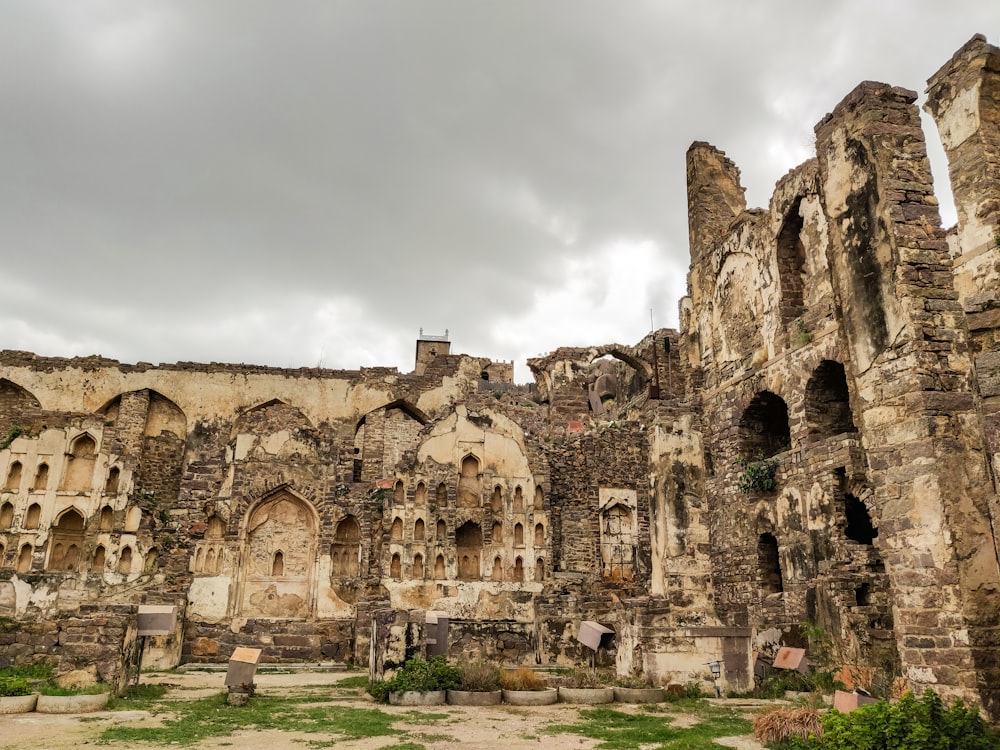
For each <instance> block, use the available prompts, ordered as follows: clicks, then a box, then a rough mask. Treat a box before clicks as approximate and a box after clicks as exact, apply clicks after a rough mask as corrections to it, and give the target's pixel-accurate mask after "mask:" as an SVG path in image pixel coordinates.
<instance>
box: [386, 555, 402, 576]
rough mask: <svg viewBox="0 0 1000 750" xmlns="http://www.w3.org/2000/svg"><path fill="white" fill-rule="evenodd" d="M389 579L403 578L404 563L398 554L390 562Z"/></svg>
mask: <svg viewBox="0 0 1000 750" xmlns="http://www.w3.org/2000/svg"><path fill="white" fill-rule="evenodd" d="M389 577H390V578H402V577H403V563H402V561H401V560H400V557H399V553H398V552H394V553H393V555H392V560H390V562H389Z"/></svg>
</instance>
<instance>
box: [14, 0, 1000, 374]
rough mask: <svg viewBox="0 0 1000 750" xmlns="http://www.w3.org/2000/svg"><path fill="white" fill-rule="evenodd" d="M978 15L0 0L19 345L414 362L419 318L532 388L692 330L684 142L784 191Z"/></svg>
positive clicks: (890, 2) (647, 6)
mask: <svg viewBox="0 0 1000 750" xmlns="http://www.w3.org/2000/svg"><path fill="white" fill-rule="evenodd" d="M976 32H980V33H984V34H986V35H987V37H988V38H989V40H990V41H991V42H992V43H994V44H996V43H997V41H998V35H1000V34H998V32H1000V2H995V1H994V0H949V1H948V2H942V0H925V1H919V2H918V1H913V2H903V1H902V0H877V1H876V0H853V1H838V0H826V1H824V2H819V1H818V0H817V1H813V0H800V1H799V2H791V1H790V0H783V1H782V2H778V1H777V0H773V1H770V2H769V1H767V0H756V1H754V2H747V1H746V0H732V1H729V0H727V1H725V2H723V1H722V0H701V1H700V2H690V3H686V2H671V1H668V0H657V1H655V2H654V1H650V2H639V1H638V0H602V1H600V2H595V1H590V0H447V1H443V0H442V1H437V0H393V1H392V2H389V1H382V0H358V1H357V2H348V1H346V0H317V1H315V2H308V1H306V0H282V1H281V2H278V1H277V0H272V1H271V2H256V1H253V0H232V1H227V0H217V1H212V0H189V1H187V2H184V1H174V2H168V1H167V0H159V1H158V2H143V1H142V0H104V1H98V0H59V1H58V2H56V1H53V0H23V1H22V0H0V241H2V247H3V256H2V257H3V259H4V270H3V272H2V274H0V300H2V303H0V337H2V339H0V348H6V349H25V350H29V351H34V352H38V353H40V354H44V355H51V356H75V355H87V354H103V355H105V356H108V357H114V358H116V359H120V360H122V361H125V362H137V361H149V362H154V363H157V362H173V361H178V360H194V361H204V362H209V361H218V362H246V363H253V364H267V365H275V366H280V367H303V366H306V367H311V366H316V365H322V366H325V367H331V368H356V367H359V366H373V365H386V366H396V367H399V368H400V370H401V371H403V372H408V371H410V370H412V368H413V349H414V343H413V342H414V340H415V339H416V337H417V334H418V330H419V329H420V328H421V327H422V328H423V329H424V331H425V333H431V334H441V333H443V332H444V330H445V329H448V330H449V332H450V336H451V340H452V342H453V343H452V350H453V351H456V352H465V353H469V354H476V355H481V356H490V357H493V358H494V359H506V360H511V359H513V360H515V367H516V377H517V380H518V381H525V380H527V379H529V373H528V371H527V368H526V367H525V365H524V360H525V359H526V358H527V357H533V356H537V355H539V354H542V353H545V352H547V351H550V350H552V349H555V348H556V347H558V346H563V345H581V344H590V343H594V344H599V343H607V342H612V341H617V342H620V343H623V344H631V343H635V342H636V341H638V340H639V339H641V338H642V337H643V336H644V335H645V334H646V333H647V332H648V331H649V328H650V310H652V317H653V322H654V324H655V325H656V327H661V326H676V325H677V302H678V299H679V298H680V296H681V295H682V294H683V293H684V288H685V273H686V269H687V262H688V248H687V214H686V197H685V176H684V154H685V151H686V150H687V147H688V146H689V145H690V143H691V142H692V141H693V140H706V141H710V142H711V143H713V144H714V145H716V146H717V147H719V148H721V149H723V150H724V151H726V153H727V154H729V156H730V157H731V158H732V159H734V160H735V161H736V163H737V164H738V165H739V166H740V168H741V170H742V172H743V181H744V184H745V186H746V187H747V198H748V201H749V203H750V205H759V206H766V205H767V201H768V198H769V196H770V193H771V190H772V188H773V185H774V183H775V181H776V180H777V179H778V178H779V177H781V175H783V174H784V173H785V172H786V171H788V170H789V169H790V168H792V167H794V166H795V165H796V164H798V163H800V162H801V161H802V160H804V159H806V158H808V157H809V156H810V155H811V152H812V141H813V126H814V125H815V124H816V122H817V121H818V120H819V119H820V118H821V117H822V116H823V115H824V114H825V113H826V112H829V111H830V110H831V109H832V108H833V107H834V105H836V104H837V102H838V101H839V100H840V99H841V98H843V96H844V95H845V94H847V93H848V92H849V91H850V90H851V89H852V88H853V87H854V86H855V85H856V84H857V83H859V82H860V81H862V80H866V79H871V80H880V81H886V82H889V83H892V84H895V85H901V86H905V87H908V88H912V89H916V90H918V91H919V92H921V100H920V101H921V102H922V101H923V89H924V87H925V81H926V79H927V78H928V77H929V76H930V75H931V74H932V73H934V71H936V70H937V69H938V68H939V67H940V66H941V65H942V64H943V63H944V62H945V61H946V60H947V59H948V58H949V57H950V56H951V55H952V54H953V53H954V51H955V50H957V49H958V48H959V47H960V46H961V45H962V44H964V43H965V42H966V41H967V40H968V39H969V38H970V37H971V36H972V35H973V34H974V33H976ZM927 125H931V127H933V126H932V124H931V123H930V121H929V120H926V119H925V127H926V126H927ZM930 133H931V135H933V136H934V137H935V138H936V131H934V130H933V129H932V130H931V131H930ZM932 153H934V155H935V156H936V155H937V153H938V152H937V151H934V152H932ZM943 169H944V167H943V164H942V163H940V162H938V163H936V164H935V177H936V180H937V184H938V190H939V192H941V193H945V192H946V189H945V178H946V173H945V172H944V171H943ZM948 201H950V198H949V199H948ZM948 201H945V207H944V216H945V223H946V224H951V223H953V222H954V211H953V209H952V208H951V207H950V205H948Z"/></svg>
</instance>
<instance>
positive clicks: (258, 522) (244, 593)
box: [239, 486, 319, 619]
mask: <svg viewBox="0 0 1000 750" xmlns="http://www.w3.org/2000/svg"><path fill="white" fill-rule="evenodd" d="M318 529H319V515H318V514H317V512H316V509H315V508H314V507H313V505H312V503H310V502H309V501H308V500H306V499H305V498H303V497H301V496H299V495H298V494H296V493H294V492H292V491H291V490H290V489H289V488H288V487H287V486H283V487H280V488H278V489H276V490H274V491H272V492H271V493H269V494H267V495H265V496H264V497H263V498H261V499H260V500H259V501H258V502H257V503H255V504H254V505H253V506H251V507H250V508H249V509H248V510H247V513H246V515H245V522H244V526H243V531H242V536H243V540H244V541H243V549H244V553H243V560H242V562H241V564H240V566H239V570H240V577H241V578H240V594H239V609H240V612H241V613H242V614H243V615H244V616H251V617H254V616H255V617H282V618H288V619H301V618H304V617H307V616H308V615H309V614H310V612H311V609H312V601H313V593H312V584H313V575H314V564H315V559H316V544H317V536H318ZM278 552H280V553H281V566H280V575H278V576H276V575H275V572H276V568H275V560H276V554H277V553H278Z"/></svg>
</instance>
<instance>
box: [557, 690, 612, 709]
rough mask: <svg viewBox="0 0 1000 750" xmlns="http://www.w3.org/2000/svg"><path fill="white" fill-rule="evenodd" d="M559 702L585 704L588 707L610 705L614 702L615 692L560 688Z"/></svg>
mask: <svg viewBox="0 0 1000 750" xmlns="http://www.w3.org/2000/svg"><path fill="white" fill-rule="evenodd" d="M559 700H561V701H562V702H563V703H586V704H589V705H595V704H598V703H612V702H614V700H615V691H614V689H612V688H570V687H560V688H559Z"/></svg>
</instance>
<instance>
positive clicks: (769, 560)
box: [757, 532, 785, 596]
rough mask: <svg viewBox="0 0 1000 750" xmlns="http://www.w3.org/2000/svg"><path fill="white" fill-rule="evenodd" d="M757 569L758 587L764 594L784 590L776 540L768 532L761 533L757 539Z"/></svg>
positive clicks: (778, 592)
mask: <svg viewBox="0 0 1000 750" xmlns="http://www.w3.org/2000/svg"><path fill="white" fill-rule="evenodd" d="M757 570H758V576H759V581H760V589H761V592H762V593H763V594H764V595H765V596H768V595H770V594H780V593H781V592H782V591H784V590H785V587H784V580H783V577H782V575H781V556H780V553H779V551H778V540H777V539H775V537H774V534H771V533H770V532H767V533H764V534H761V535H760V537H759V538H758V539H757Z"/></svg>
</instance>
